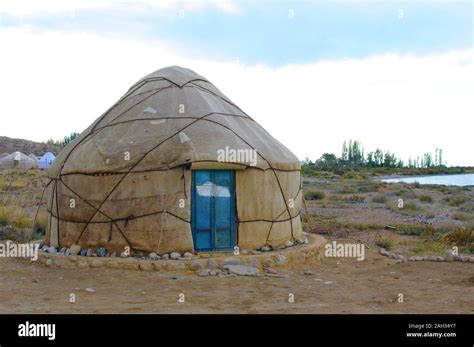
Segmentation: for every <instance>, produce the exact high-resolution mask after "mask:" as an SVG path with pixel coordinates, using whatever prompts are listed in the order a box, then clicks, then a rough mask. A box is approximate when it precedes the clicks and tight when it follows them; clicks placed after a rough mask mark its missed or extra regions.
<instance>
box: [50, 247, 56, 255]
mask: <svg viewBox="0 0 474 347" xmlns="http://www.w3.org/2000/svg"><path fill="white" fill-rule="evenodd" d="M48 253H51V254H56V253H58V250H57V249H56V248H55V247H49V249H48Z"/></svg>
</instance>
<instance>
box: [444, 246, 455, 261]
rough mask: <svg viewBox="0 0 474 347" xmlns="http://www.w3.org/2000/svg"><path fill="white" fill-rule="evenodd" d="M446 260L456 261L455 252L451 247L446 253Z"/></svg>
mask: <svg viewBox="0 0 474 347" xmlns="http://www.w3.org/2000/svg"><path fill="white" fill-rule="evenodd" d="M444 260H446V261H454V253H453V251H452V250H451V249H448V250H447V251H446V253H444Z"/></svg>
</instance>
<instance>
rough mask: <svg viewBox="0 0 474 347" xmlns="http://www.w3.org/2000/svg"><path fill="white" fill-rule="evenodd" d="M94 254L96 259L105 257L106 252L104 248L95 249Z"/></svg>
mask: <svg viewBox="0 0 474 347" xmlns="http://www.w3.org/2000/svg"><path fill="white" fill-rule="evenodd" d="M96 253H97V256H98V257H105V255H106V254H107V250H106V249H105V248H104V247H99V248H97V251H96Z"/></svg>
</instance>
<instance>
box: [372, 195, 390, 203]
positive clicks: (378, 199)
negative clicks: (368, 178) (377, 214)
mask: <svg viewBox="0 0 474 347" xmlns="http://www.w3.org/2000/svg"><path fill="white" fill-rule="evenodd" d="M372 202H375V203H377V204H384V203H386V202H387V197H386V196H385V195H383V194H377V195H375V196H373V197H372Z"/></svg>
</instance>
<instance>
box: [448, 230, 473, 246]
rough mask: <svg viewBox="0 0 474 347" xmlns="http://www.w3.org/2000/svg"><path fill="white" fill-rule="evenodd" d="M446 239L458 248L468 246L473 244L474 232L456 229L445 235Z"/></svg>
mask: <svg viewBox="0 0 474 347" xmlns="http://www.w3.org/2000/svg"><path fill="white" fill-rule="evenodd" d="M446 239H447V240H448V241H450V242H453V243H454V244H456V245H458V246H469V245H470V244H471V243H472V242H474V231H472V230H468V229H466V228H463V227H456V228H454V230H453V231H451V232H450V233H449V234H448V235H446Z"/></svg>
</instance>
